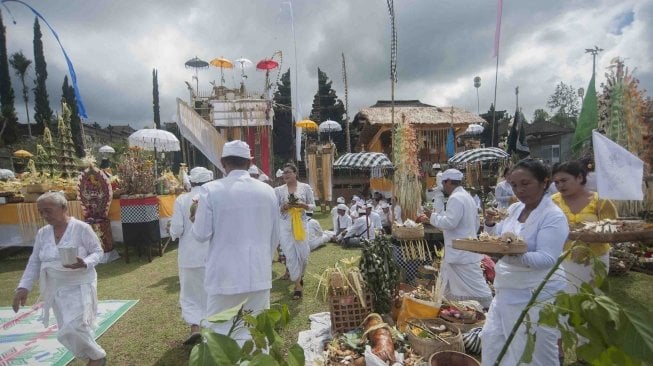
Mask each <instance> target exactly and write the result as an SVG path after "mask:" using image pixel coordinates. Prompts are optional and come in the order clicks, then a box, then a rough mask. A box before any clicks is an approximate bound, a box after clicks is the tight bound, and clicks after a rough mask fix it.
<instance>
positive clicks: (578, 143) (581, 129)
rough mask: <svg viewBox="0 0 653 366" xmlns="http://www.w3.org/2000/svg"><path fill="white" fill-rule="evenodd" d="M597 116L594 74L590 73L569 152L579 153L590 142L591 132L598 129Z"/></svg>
mask: <svg viewBox="0 0 653 366" xmlns="http://www.w3.org/2000/svg"><path fill="white" fill-rule="evenodd" d="M598 114H599V113H598V107H597V99H596V87H595V86H594V73H592V79H590V85H588V86H587V93H585V99H583V107H582V108H581V110H580V116H579V117H578V123H577V124H576V132H575V133H574V138H573V140H572V141H571V150H572V151H573V152H574V153H578V152H579V151H581V150H582V148H583V146H585V144H586V143H588V142H589V141H590V138H591V137H592V130H593V129H595V128H597V127H598Z"/></svg>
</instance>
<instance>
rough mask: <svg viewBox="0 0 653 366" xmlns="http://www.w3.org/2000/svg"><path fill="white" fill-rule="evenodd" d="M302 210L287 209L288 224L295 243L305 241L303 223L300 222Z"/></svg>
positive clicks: (297, 208)
mask: <svg viewBox="0 0 653 366" xmlns="http://www.w3.org/2000/svg"><path fill="white" fill-rule="evenodd" d="M303 210H304V209H303V208H299V207H291V208H289V209H288V214H289V215H290V224H291V227H292V234H293V236H294V237H295V240H297V241H304V240H306V231H304V223H303V222H302V211H303Z"/></svg>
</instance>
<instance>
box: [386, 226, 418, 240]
mask: <svg viewBox="0 0 653 366" xmlns="http://www.w3.org/2000/svg"><path fill="white" fill-rule="evenodd" d="M392 237H393V238H395V239H399V240H416V239H424V226H423V225H421V224H420V225H417V226H415V227H405V226H400V225H397V224H392Z"/></svg>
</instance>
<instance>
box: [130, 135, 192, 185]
mask: <svg viewBox="0 0 653 366" xmlns="http://www.w3.org/2000/svg"><path fill="white" fill-rule="evenodd" d="M127 140H128V141H129V146H138V147H140V148H142V149H143V150H154V176H155V177H157V176H158V169H157V158H156V152H157V151H179V150H181V149H180V147H179V140H178V139H177V136H175V135H173V134H172V133H170V132H168V131H165V130H158V129H156V128H152V129H149V128H144V129H142V130H138V131H136V132H134V133H132V134H131V135H129V137H128V138H127Z"/></svg>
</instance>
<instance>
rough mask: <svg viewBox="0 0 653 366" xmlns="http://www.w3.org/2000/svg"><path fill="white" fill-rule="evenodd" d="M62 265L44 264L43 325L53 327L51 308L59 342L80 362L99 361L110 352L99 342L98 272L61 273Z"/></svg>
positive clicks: (64, 271) (42, 269)
mask: <svg viewBox="0 0 653 366" xmlns="http://www.w3.org/2000/svg"><path fill="white" fill-rule="evenodd" d="M57 264H59V262H42V263H41V289H40V291H41V294H42V295H41V296H42V298H43V301H44V305H43V311H44V315H43V322H44V325H45V326H48V323H49V316H48V315H49V311H50V307H52V310H53V312H54V315H55V317H56V319H57V327H58V331H57V340H58V341H59V342H60V343H61V344H62V345H64V347H66V348H67V349H68V350H69V351H70V352H72V354H73V355H75V357H76V358H79V359H81V360H88V359H91V360H99V359H101V358H104V357H106V355H107V354H106V352H105V351H104V349H102V347H100V345H99V344H97V342H95V332H94V331H93V329H94V327H95V316H96V313H97V275H96V273H95V270H87V271H86V272H84V271H83V270H61V268H57V267H56V265H57Z"/></svg>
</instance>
